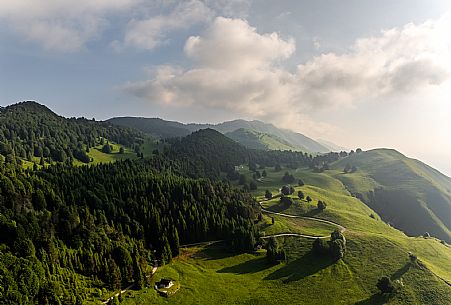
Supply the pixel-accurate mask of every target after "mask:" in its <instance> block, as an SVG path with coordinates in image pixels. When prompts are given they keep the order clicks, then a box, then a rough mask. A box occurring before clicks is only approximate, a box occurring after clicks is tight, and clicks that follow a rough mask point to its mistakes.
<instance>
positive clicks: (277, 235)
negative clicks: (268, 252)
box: [258, 201, 346, 239]
mask: <svg viewBox="0 0 451 305" xmlns="http://www.w3.org/2000/svg"><path fill="white" fill-rule="evenodd" d="M263 202H264V201H259V202H258V203H259V204H260V208H261V210H262V212H263V213H266V214H273V215H279V216H282V217H288V218H301V219H307V220H311V221H317V222H322V223H327V224H330V225H333V226H336V227H338V228H339V229H340V232H341V233H343V232H344V231H346V228H345V227H343V226H342V225H340V224H338V223H336V222H333V221H329V220H325V219H321V218H315V217H308V216H298V215H290V214H284V213H278V212H273V211H270V210H267V209H265V208H264V207H263ZM282 236H297V237H303V238H308V239H317V238H320V239H326V238H329V237H330V235H325V236H314V235H308V234H298V233H280V234H273V235H268V236H264V237H262V238H270V237H282Z"/></svg>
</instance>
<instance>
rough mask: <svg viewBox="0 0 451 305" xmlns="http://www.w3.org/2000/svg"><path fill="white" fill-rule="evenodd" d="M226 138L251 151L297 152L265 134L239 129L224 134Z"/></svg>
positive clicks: (283, 142)
mask: <svg viewBox="0 0 451 305" xmlns="http://www.w3.org/2000/svg"><path fill="white" fill-rule="evenodd" d="M224 135H225V136H226V137H228V138H230V139H232V140H234V141H236V142H238V143H240V144H241V145H243V146H245V147H247V148H251V149H262V150H299V149H298V148H296V147H295V146H292V145H291V144H290V143H288V142H286V141H284V140H282V139H280V138H278V137H277V136H273V135H270V134H267V133H262V132H258V131H254V130H248V129H244V128H240V129H237V130H234V131H231V132H226V133H225V134H224Z"/></svg>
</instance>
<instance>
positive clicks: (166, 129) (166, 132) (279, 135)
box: [107, 117, 331, 153]
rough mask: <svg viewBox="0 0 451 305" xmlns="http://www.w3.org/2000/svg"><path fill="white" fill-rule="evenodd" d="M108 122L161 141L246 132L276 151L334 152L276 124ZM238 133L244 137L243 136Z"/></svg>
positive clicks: (136, 120) (132, 118)
mask: <svg viewBox="0 0 451 305" xmlns="http://www.w3.org/2000/svg"><path fill="white" fill-rule="evenodd" d="M107 122H109V123H112V124H116V125H120V126H125V127H132V128H136V129H138V130H140V131H142V132H145V133H147V134H150V135H152V136H154V137H158V138H172V137H183V136H186V135H188V134H189V133H191V132H193V131H197V130H200V129H207V128H210V129H214V130H217V131H219V132H221V133H223V134H229V133H232V136H235V137H238V136H237V135H234V134H233V132H235V131H237V130H240V129H244V130H248V131H250V132H255V133H257V134H266V135H267V136H266V137H267V138H268V139H267V140H266V141H267V142H264V143H263V144H264V145H265V146H267V144H269V146H270V147H274V149H278V147H282V148H284V149H285V148H288V147H291V148H288V149H293V150H301V151H306V152H311V153H318V152H319V153H326V152H329V151H330V150H331V149H330V148H329V147H328V146H326V145H323V144H321V143H319V142H317V141H315V140H313V139H311V138H309V137H307V136H305V135H303V134H301V133H297V132H293V131H291V130H286V129H281V128H277V127H275V126H274V125H272V124H268V123H264V122H261V121H256V120H254V121H246V120H233V121H228V122H223V123H219V124H183V123H179V122H173V121H165V120H162V119H158V118H137V117H122V118H112V119H109V120H107ZM238 133H241V134H242V132H238ZM243 136H244V135H240V136H239V137H238V139H241V138H243ZM247 137H248V136H246V138H247ZM270 138H271V139H270ZM278 142H280V143H278ZM246 143H248V144H250V145H252V146H253V147H252V148H257V149H264V148H262V146H260V145H257V147H255V143H253V142H249V140H246ZM243 144H245V143H243ZM258 147H260V148H258ZM269 149H272V148H269Z"/></svg>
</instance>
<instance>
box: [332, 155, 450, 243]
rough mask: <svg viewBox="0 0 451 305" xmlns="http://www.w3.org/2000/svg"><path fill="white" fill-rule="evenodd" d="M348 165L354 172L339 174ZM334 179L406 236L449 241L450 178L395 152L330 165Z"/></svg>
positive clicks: (364, 156) (352, 158)
mask: <svg viewBox="0 0 451 305" xmlns="http://www.w3.org/2000/svg"><path fill="white" fill-rule="evenodd" d="M347 163H349V164H351V165H355V166H357V167H358V171H357V172H356V173H351V174H343V173H342V172H340V171H341V170H342V169H343V168H344V166H345V165H346V164H347ZM332 168H334V169H336V170H337V171H336V173H335V174H333V176H334V177H335V178H337V179H338V180H340V181H342V182H343V183H344V184H345V185H346V186H347V188H348V189H349V190H350V191H351V192H352V193H355V194H358V196H361V197H362V199H363V200H364V201H365V202H366V203H367V204H368V205H369V206H371V207H372V208H373V209H374V210H376V211H377V212H378V213H379V214H381V216H382V217H383V218H384V219H385V220H386V221H387V222H390V223H393V224H394V225H395V226H396V227H398V228H400V229H402V230H404V231H405V232H407V233H408V234H409V235H422V234H423V233H424V232H429V233H430V234H431V235H433V236H437V237H438V238H440V239H444V240H446V241H447V242H450V241H451V231H450V228H451V179H449V178H448V177H446V176H444V175H442V174H440V173H439V172H438V171H436V170H434V169H432V168H430V167H429V166H427V165H425V164H423V163H421V162H419V161H416V160H413V159H409V158H406V157H405V156H403V155H401V154H400V153H398V152H396V151H394V150H387V149H379V150H372V151H368V152H363V153H360V154H355V155H353V156H350V157H348V158H345V159H343V160H340V161H338V162H336V163H335V164H333V165H332Z"/></svg>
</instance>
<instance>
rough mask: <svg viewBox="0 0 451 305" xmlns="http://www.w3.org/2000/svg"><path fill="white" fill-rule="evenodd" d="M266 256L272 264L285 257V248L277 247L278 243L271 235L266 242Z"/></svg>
mask: <svg viewBox="0 0 451 305" xmlns="http://www.w3.org/2000/svg"><path fill="white" fill-rule="evenodd" d="M266 258H267V259H268V261H269V262H270V263H273V264H275V263H279V262H281V261H284V260H285V259H286V253H285V250H283V249H280V248H279V243H278V242H277V240H276V239H275V238H274V237H271V238H270V239H269V241H268V243H267V244H266Z"/></svg>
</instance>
